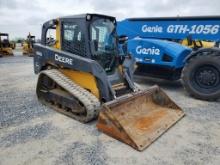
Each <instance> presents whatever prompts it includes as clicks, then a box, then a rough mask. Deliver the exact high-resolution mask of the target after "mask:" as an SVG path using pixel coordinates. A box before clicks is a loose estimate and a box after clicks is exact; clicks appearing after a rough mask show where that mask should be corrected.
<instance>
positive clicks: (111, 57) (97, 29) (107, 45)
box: [90, 19, 117, 72]
mask: <svg viewBox="0 0 220 165" xmlns="http://www.w3.org/2000/svg"><path fill="white" fill-rule="evenodd" d="M90 39H91V40H90V41H91V44H90V45H91V50H92V58H93V59H94V60H96V61H98V62H99V63H100V64H101V65H102V67H103V68H104V69H105V70H106V71H107V72H108V71H111V70H112V68H114V64H115V55H116V54H117V52H116V51H117V45H116V31H115V25H114V23H113V22H112V21H111V20H109V19H98V20H95V21H93V22H92V23H91V25H90Z"/></svg>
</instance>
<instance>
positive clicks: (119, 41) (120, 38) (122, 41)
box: [118, 35, 128, 44]
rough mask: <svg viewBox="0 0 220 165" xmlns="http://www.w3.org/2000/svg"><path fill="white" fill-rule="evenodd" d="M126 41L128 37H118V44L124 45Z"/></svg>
mask: <svg viewBox="0 0 220 165" xmlns="http://www.w3.org/2000/svg"><path fill="white" fill-rule="evenodd" d="M127 40H128V37H127V36H126V35H120V36H118V43H119V44H124V43H125V42H126V41H127Z"/></svg>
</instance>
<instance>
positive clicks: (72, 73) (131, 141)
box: [34, 14, 184, 151]
mask: <svg viewBox="0 0 220 165" xmlns="http://www.w3.org/2000/svg"><path fill="white" fill-rule="evenodd" d="M51 30H53V31H55V34H56V35H54V36H48V33H49V34H51V32H49V31H51ZM118 38H119V37H117V34H116V20H115V18H114V17H111V16H106V15H99V14H82V15H75V16H67V17H61V18H58V19H53V20H50V21H48V22H46V23H44V24H43V27H42V36H41V43H40V44H35V45H34V51H35V55H34V69H35V73H36V74H39V76H38V82H37V89H36V92H37V96H38V98H39V100H40V101H41V102H42V103H43V104H46V105H48V106H50V107H52V108H53V109H54V110H56V111H58V112H60V113H63V114H65V115H67V116H69V117H72V118H73V119H75V120H78V121H80V122H82V123H86V122H89V121H91V120H93V119H96V118H97V117H98V122H97V128H98V129H99V130H100V131H102V132H104V133H106V134H108V135H109V136H111V137H114V138H116V139H118V140H120V141H122V142H124V143H127V144H128V145H130V146H132V147H134V148H135V149H137V150H139V151H141V150H143V149H144V148H146V147H147V146H148V145H150V144H151V143H152V142H153V141H154V140H155V139H157V138H158V137H159V136H160V135H161V134H163V133H164V132H165V131H166V130H167V129H168V128H170V127H171V126H172V125H173V124H175V123H176V122H177V121H178V120H179V119H181V118H182V117H183V116H184V113H183V111H182V110H181V108H180V107H179V106H177V105H176V104H175V103H174V102H173V101H172V100H171V99H170V98H169V97H168V96H167V95H166V94H165V93H164V92H163V91H162V90H161V89H160V88H159V87H158V86H153V87H151V88H149V89H145V90H140V89H138V88H137V87H135V85H134V81H133V70H134V69H133V67H134V59H133V58H132V57H131V56H129V55H126V56H125V57H124V58H120V57H119V55H118Z"/></svg>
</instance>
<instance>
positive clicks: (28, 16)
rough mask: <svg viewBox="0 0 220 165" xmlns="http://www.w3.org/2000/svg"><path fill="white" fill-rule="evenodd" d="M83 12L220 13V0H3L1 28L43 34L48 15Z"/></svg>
mask: <svg viewBox="0 0 220 165" xmlns="http://www.w3.org/2000/svg"><path fill="white" fill-rule="evenodd" d="M81 13H99V14H107V15H111V16H115V17H116V19H117V20H122V19H125V18H131V17H166V16H177V15H178V16H198V15H200V16H201V15H220V0H209V1H207V0H0V32H5V33H9V35H10V38H11V39H14V38H17V37H26V36H27V34H28V33H29V32H31V34H32V35H36V36H37V37H40V34H41V26H42V24H43V23H44V22H46V21H47V20H49V19H53V18H57V17H60V16H66V15H74V14H81Z"/></svg>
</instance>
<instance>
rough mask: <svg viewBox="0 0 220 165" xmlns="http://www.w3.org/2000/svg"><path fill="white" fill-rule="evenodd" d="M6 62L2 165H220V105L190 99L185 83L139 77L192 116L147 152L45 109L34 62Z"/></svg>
mask: <svg viewBox="0 0 220 165" xmlns="http://www.w3.org/2000/svg"><path fill="white" fill-rule="evenodd" d="M15 54H16V56H15V57H4V58H0V75H1V76H0V165H16V164H19V165H21V164H27V165H29V164H41V165H44V164H45V165H48V164H55V165H60V164H61V165H71V164H81V165H83V164H86V165H87V164H95V165H99V164H100V165H103V164H126V165H133V164H143V165H144V164H163V165H169V164H175V165H176V164H187V165H188V164H193V165H194V164H195V165H197V164H204V165H209V164H210V165H211V164H215V165H219V164H220V101H217V102H206V101H200V100H196V99H193V98H190V97H189V96H187V94H186V93H185V91H184V90H183V88H182V86H181V84H180V83H179V82H174V83H171V82H167V81H161V80H154V79H146V78H141V77H136V82H137V83H138V84H139V85H140V86H141V87H143V88H147V87H149V86H151V85H154V84H158V85H160V86H161V87H162V88H163V89H164V90H165V91H166V92H167V93H168V95H169V96H170V97H171V98H172V99H173V100H175V102H176V103H177V104H178V105H180V106H181V107H182V108H183V110H184V112H185V113H186V116H185V117H184V118H183V119H182V120H181V121H179V122H178V123H177V124H176V125H175V126H174V127H172V128H171V129H169V131H167V132H166V133H165V134H164V135H163V136H161V137H160V138H159V139H158V140H157V141H156V142H154V143H153V144H152V145H151V146H150V147H148V148H147V149H146V150H144V151H143V152H138V151H136V150H134V149H132V148H131V147H129V146H127V145H125V144H123V143H121V142H119V141H117V140H115V139H112V138H111V137H108V136H107V135H105V134H102V133H100V132H99V131H97V129H96V127H95V124H96V122H92V123H90V124H81V123H79V122H77V121H74V120H72V119H70V118H68V117H66V116H64V115H61V114H59V113H57V112H55V111H53V110H51V109H50V108H47V107H45V106H43V105H41V104H40V103H39V102H38V101H37V98H36V95H35V86H36V81H37V76H36V75H34V73H33V64H32V63H33V59H32V58H30V57H24V56H21V53H20V52H16V53H15Z"/></svg>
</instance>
